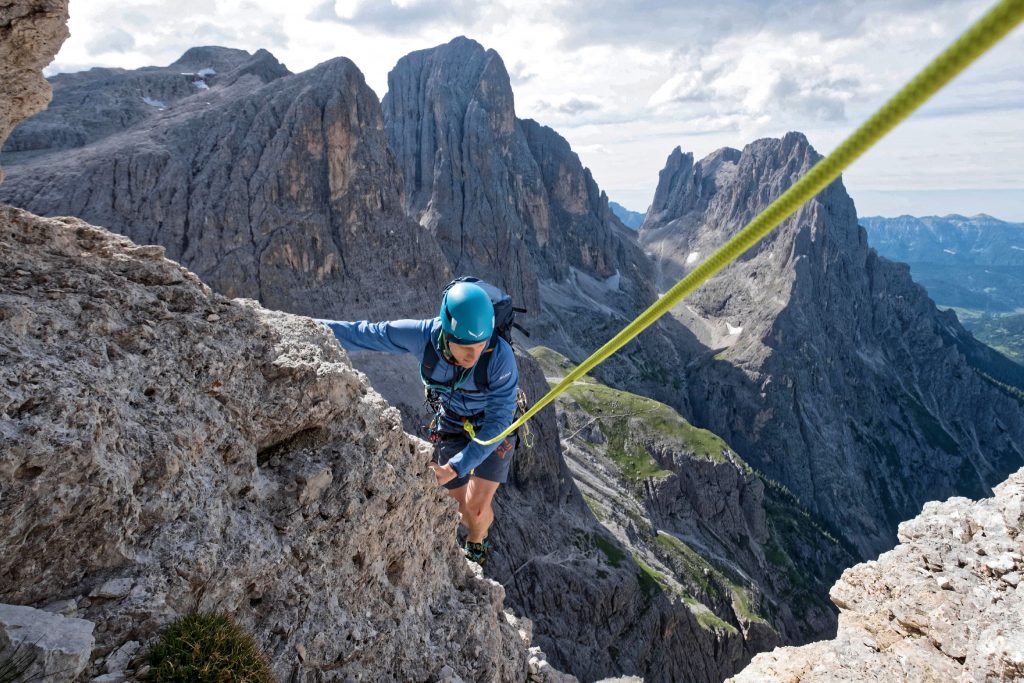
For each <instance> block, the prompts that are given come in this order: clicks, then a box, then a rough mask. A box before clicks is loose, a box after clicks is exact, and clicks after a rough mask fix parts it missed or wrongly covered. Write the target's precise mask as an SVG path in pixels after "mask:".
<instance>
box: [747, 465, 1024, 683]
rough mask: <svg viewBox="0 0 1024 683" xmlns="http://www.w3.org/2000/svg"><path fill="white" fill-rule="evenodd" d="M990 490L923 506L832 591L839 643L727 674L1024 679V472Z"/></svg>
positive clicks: (765, 659) (783, 652) (750, 678)
mask: <svg viewBox="0 0 1024 683" xmlns="http://www.w3.org/2000/svg"><path fill="white" fill-rule="evenodd" d="M994 492H995V496H994V497H992V498H987V499H984V500H981V501H978V502H972V501H969V500H967V499H964V498H951V499H949V500H947V501H945V502H942V503H939V502H932V503H928V504H927V505H925V506H924V510H923V511H922V512H921V514H920V516H918V517H916V518H914V519H912V520H910V521H908V522H904V523H903V524H901V525H900V528H899V539H900V545H898V546H896V548H895V549H893V550H891V551H889V552H887V553H883V554H882V555H881V556H880V557H879V558H878V560H877V561H871V562H866V563H864V564H859V565H857V566H855V567H852V568H850V569H848V570H846V571H845V572H844V573H843V576H842V578H841V579H840V580H839V582H838V583H836V585H835V586H834V587H833V588H832V600H833V602H835V604H836V605H838V606H839V608H840V614H839V633H838V636H837V637H836V639H835V640H831V641H824V642H819V643H813V644H811V645H806V646H804V647H799V648H780V649H777V650H774V651H773V652H768V653H764V654H761V655H758V656H757V657H755V658H754V661H753V662H752V663H751V664H750V666H749V667H747V668H746V669H745V670H744V671H743V672H742V673H741V674H740V675H738V676H736V677H735V678H732V679H730V680H731V681H735V683H755V682H756V683H771V682H774V681H795V680H799V681H804V682H806V683H825V682H828V681H880V680H881V681H902V680H906V681H922V682H928V683H931V682H934V683H945V682H946V681H978V682H979V683H980V682H982V681H1020V680H1024V636H1022V634H1021V630H1020V623H1021V615H1022V614H1024V584H1022V583H1021V572H1022V570H1024V560H1022V559H1021V558H1022V556H1024V535H1022V533H1021V532H1022V531H1024V470H1021V471H1019V472H1017V473H1016V474H1014V475H1012V476H1011V477H1010V478H1009V479H1008V480H1007V481H1006V482H1004V483H1002V484H1000V485H999V486H996V487H995V489H994Z"/></svg>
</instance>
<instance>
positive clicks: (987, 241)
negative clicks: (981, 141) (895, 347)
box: [860, 214, 1024, 313]
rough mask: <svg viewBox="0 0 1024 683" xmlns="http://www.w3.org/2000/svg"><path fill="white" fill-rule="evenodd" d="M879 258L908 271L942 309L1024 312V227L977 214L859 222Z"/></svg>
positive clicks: (863, 220)
mask: <svg viewBox="0 0 1024 683" xmlns="http://www.w3.org/2000/svg"><path fill="white" fill-rule="evenodd" d="M860 224H861V225H863V226H864V228H865V229H866V230H867V231H868V240H869V242H870V244H871V246H872V247H874V248H875V249H877V250H878V253H880V254H881V255H882V256H885V257H886V258H889V259H892V260H893V261H903V262H904V263H908V264H909V265H910V272H911V274H912V275H913V277H914V280H915V281H917V282H918V283H920V284H922V285H924V287H925V288H926V289H927V290H928V294H929V295H930V296H931V298H932V299H934V300H935V302H936V303H937V304H939V305H940V306H949V307H954V308H968V309H975V310H981V311H985V312H990V313H997V312H998V313H1002V312H1012V311H1014V310H1016V309H1018V308H1024V224H1021V223H1007V222H1005V221H1001V220H998V219H996V218H993V217H992V216H987V215H985V214H978V215H977V216H972V217H970V218H968V217H966V216H959V215H957V214H952V215H949V216H943V217H938V216H925V217H923V218H916V217H914V216H898V217H896V218H883V217H881V216H870V217H867V218H861V219H860Z"/></svg>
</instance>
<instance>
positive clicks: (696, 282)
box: [473, 0, 1024, 446]
mask: <svg viewBox="0 0 1024 683" xmlns="http://www.w3.org/2000/svg"><path fill="white" fill-rule="evenodd" d="M1022 19H1024V0H1002V1H1001V2H999V3H998V4H996V5H995V6H994V7H993V8H992V9H990V10H989V11H988V12H987V13H986V14H985V15H984V16H983V17H981V18H980V19H979V20H978V21H977V22H975V24H974V25H973V26H971V27H970V28H969V29H967V31H965V32H964V33H963V34H962V35H961V36H960V37H959V38H957V39H956V42H954V43H953V44H952V45H950V46H949V47H948V48H946V50H945V51H944V52H942V54H940V55H939V56H938V57H936V58H935V59H934V60H932V62H931V64H929V65H928V66H926V67H925V68H924V70H922V71H921V72H920V73H919V74H917V76H915V77H914V78H913V80H911V81H910V82H909V83H907V84H906V85H905V86H903V88H902V89H901V90H900V91H899V92H898V93H896V94H895V95H894V96H893V97H892V98H891V99H890V100H889V101H888V102H886V103H885V104H884V105H882V108H881V109H879V110H878V111H877V112H875V114H874V115H873V116H872V117H871V118H869V119H868V120H867V121H865V122H864V123H863V124H862V125H861V126H860V128H858V129H857V130H855V131H854V132H853V134H852V135H850V137H848V138H846V140H844V141H843V143H842V144H840V145H839V147H837V148H836V149H835V151H833V152H832V153H831V154H829V155H828V156H827V157H825V158H824V159H822V160H821V161H819V162H818V163H817V164H815V165H814V168H812V169H811V170H810V171H809V172H808V173H807V175H805V176H804V177H803V178H801V179H800V180H799V181H797V182H796V183H795V184H794V185H793V186H792V187H790V188H789V189H788V190H786V192H784V193H783V194H782V196H781V197H779V198H778V199H776V200H775V201H774V202H772V203H771V204H769V205H768V207H767V208H766V209H765V210H764V211H762V212H761V213H760V214H758V216H757V217H756V218H754V220H752V221H750V223H748V224H747V226H746V227H744V228H743V230H741V231H740V232H739V233H737V234H736V236H734V237H733V238H732V239H730V240H729V241H728V242H726V243H725V244H724V245H722V247H720V248H719V249H718V251H716V252H715V253H714V254H712V255H711V256H710V257H708V259H707V260H706V261H704V262H703V263H701V264H700V265H699V266H697V268H696V269H694V270H693V272H691V273H690V274H689V275H687V276H686V277H684V278H683V279H682V280H680V281H679V282H677V283H676V284H675V285H674V286H673V287H672V289H670V290H668V291H667V292H665V294H663V295H662V296H661V298H659V299H658V300H657V301H655V302H654V303H653V304H651V306H650V307H649V308H648V309H647V310H646V311H644V312H643V313H641V314H640V315H639V316H638V317H637V318H636V320H634V321H633V322H631V323H630V324H629V325H627V326H626V327H624V328H623V329H622V331H621V332H619V333H618V334H617V335H615V336H614V337H612V339H611V340H609V341H608V342H607V343H606V344H605V345H604V346H602V347H601V348H599V349H598V350H597V351H595V352H594V353H593V354H592V355H591V356H590V358H587V359H586V360H585V361H583V362H582V363H580V365H579V366H578V367H577V368H576V369H575V370H573V371H572V372H570V373H569V374H568V375H566V376H565V378H564V379H563V380H562V381H561V382H559V383H558V384H557V385H556V386H555V387H554V388H553V389H551V391H549V392H548V393H547V394H546V395H545V396H544V397H543V398H542V399H540V400H539V401H537V402H536V403H535V404H534V405H533V407H531V408H530V409H529V410H528V411H526V413H524V414H523V415H522V417H520V418H519V419H518V420H516V421H515V422H513V423H512V425H510V426H509V428H508V429H506V430H505V431H504V432H502V433H501V434H499V435H498V436H496V437H494V438H493V439H490V440H488V441H480V440H478V439H476V438H474V439H473V440H474V441H476V442H477V443H479V444H483V445H485V446H489V445H491V444H494V443H497V442H498V441H500V440H502V439H504V438H505V437H507V436H508V435H509V434H511V433H512V432H513V431H514V430H516V429H518V428H519V426H520V425H522V424H523V423H524V422H526V421H527V420H529V419H530V418H531V417H533V416H534V415H535V414H536V413H537V411H539V410H540V409H541V408H543V407H544V406H546V405H547V404H548V403H551V401H553V400H555V398H556V397H558V395H559V394H561V393H562V392H564V391H565V390H566V389H568V388H569V387H570V386H572V384H573V382H575V381H576V380H577V379H579V378H580V377H582V376H583V375H585V374H586V373H587V372H589V371H590V370H591V369H593V368H594V367H595V366H597V365H598V364H599V363H601V362H603V361H604V360H605V359H606V358H608V357H609V356H610V355H612V354H613V353H615V352H616V351H618V350H619V349H620V348H622V347H623V346H624V345H625V344H626V343H627V342H629V341H630V340H631V339H633V337H635V336H637V335H638V334H640V332H642V331H643V330H644V329H646V328H647V326H649V325H650V324H651V323H653V322H654V321H655V320H657V319H658V318H660V317H661V316H662V315H664V314H665V313H667V312H668V311H669V310H670V309H671V308H672V307H673V306H675V305H676V304H677V303H679V302H680V301H681V300H682V299H683V297H685V296H686V295H687V294H689V293H690V292H692V291H693V290H695V289H697V287H699V286H700V285H702V284H704V282H705V281H706V280H707V279H708V278H710V277H711V276H712V275H714V274H715V273H717V272H718V271H720V270H722V268H724V267H725V266H727V265H729V263H731V262H732V261H733V260H735V259H736V258H738V257H739V256H740V255H741V254H742V253H743V252H745V251H746V250H747V249H749V248H750V247H752V246H754V244H756V243H757V242H758V241H760V240H761V239H762V238H763V237H764V236H765V235H767V234H768V233H769V232H771V231H772V230H773V229H774V228H775V227H776V226H778V225H779V223H781V222H782V221H784V220H786V218H788V217H789V216H790V215H792V214H793V213H794V212H795V211H796V210H797V209H799V208H800V207H801V206H802V205H803V204H804V203H805V202H807V201H808V200H809V199H811V198H812V197H814V195H816V194H818V193H819V192H821V190H823V189H825V187H826V186H827V185H828V184H829V183H831V182H832V181H833V180H835V179H836V178H838V177H839V174H841V173H842V172H843V170H844V169H846V167H847V166H849V165H850V164H852V163H853V162H854V161H856V160H857V159H858V158H859V157H860V156H861V155H862V154H864V152H866V151H867V150H868V149H869V148H870V147H871V146H872V145H874V144H875V143H876V142H878V141H879V140H880V139H881V138H882V137H883V136H884V135H885V134H886V133H888V132H889V131H891V130H892V129H893V128H895V127H896V126H897V125H898V124H899V123H900V122H902V121H903V120H904V119H905V118H907V117H908V116H910V114H912V113H913V112H914V110H915V109H917V108H918V107H920V106H921V105H922V104H924V102H925V101H927V100H928V99H929V98H930V97H931V96H932V95H934V94H935V93H936V92H938V91H939V90H940V89H941V88H942V87H943V86H944V85H946V84H947V83H949V82H950V81H951V80H953V78H954V77H955V76H956V75H957V74H959V73H960V72H961V71H963V70H964V69H965V68H967V66H969V65H970V64H971V62H973V61H974V60H976V59H977V58H978V57H980V56H981V55H982V54H984V53H985V52H987V51H988V49H989V48H991V47H992V46H993V45H995V44H996V43H997V42H999V40H1000V39H1002V38H1003V36H1005V35H1006V34H1007V33H1009V32H1010V31H1012V30H1013V29H1014V27H1016V26H1017V24H1019V23H1020V22H1021V20H1022Z"/></svg>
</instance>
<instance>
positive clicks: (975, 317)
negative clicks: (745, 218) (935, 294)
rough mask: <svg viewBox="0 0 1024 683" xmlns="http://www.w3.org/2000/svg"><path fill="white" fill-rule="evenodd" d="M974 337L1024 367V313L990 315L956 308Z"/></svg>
mask: <svg viewBox="0 0 1024 683" xmlns="http://www.w3.org/2000/svg"><path fill="white" fill-rule="evenodd" d="M953 310H954V311H956V317H957V318H959V319H960V322H961V323H962V324H963V326H964V327H965V328H967V330H968V331H969V332H970V333H971V334H973V335H974V337H975V338H976V339H977V340H979V341H981V342H984V343H985V344H988V345H989V346H991V347H992V348H993V349H995V350H996V351H998V352H999V353H1001V354H1003V355H1004V356H1006V357H1007V358H1009V359H1011V360H1013V361H1016V362H1017V363H1020V364H1021V365H1024V311H1017V312H1014V313H1005V314H988V313H985V312H984V311H978V310H974V309H969V308H954V309H953Z"/></svg>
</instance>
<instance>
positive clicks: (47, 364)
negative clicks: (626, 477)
mask: <svg viewBox="0 0 1024 683" xmlns="http://www.w3.org/2000/svg"><path fill="white" fill-rule="evenodd" d="M0 353H2V355H3V357H4V359H5V362H4V363H3V365H2V367H0V415H2V416H3V419H2V421H0V425H2V432H0V501H2V506H0V548H2V549H3V552H0V602H4V603H16V604H20V605H26V606H44V605H49V604H51V603H54V602H59V603H61V605H62V607H61V611H62V613H63V614H65V615H67V616H69V617H73V618H76V619H84V620H87V621H89V622H92V623H94V624H96V625H97V626H96V629H95V631H94V637H95V646H94V648H93V649H92V652H91V659H90V663H89V667H87V672H86V675H90V676H95V675H98V674H103V673H106V671H104V670H101V667H102V666H103V665H100V664H97V662H98V661H99V658H101V657H106V656H108V655H110V654H111V653H114V652H115V651H120V650H121V648H123V647H124V646H125V645H126V644H127V643H129V642H131V641H141V642H143V643H146V642H150V641H151V640H152V638H154V637H155V636H156V635H157V633H158V632H159V630H160V629H161V627H163V626H164V625H166V624H167V623H168V622H170V621H171V620H173V619H174V618H176V617H178V616H181V615H183V614H186V613H188V612H191V611H195V610H215V609H216V610H224V611H227V612H229V613H231V614H233V615H234V616H235V617H236V618H237V619H238V620H239V621H240V622H241V623H242V624H243V625H244V626H245V627H246V628H247V629H248V630H249V631H250V632H252V633H253V634H254V636H255V637H256V639H257V641H258V642H259V643H260V645H261V646H262V647H263V648H264V649H265V650H266V651H267V652H268V654H269V655H270V658H271V660H272V662H273V667H274V671H275V673H276V675H277V676H279V677H280V678H281V679H287V680H301V681H326V680H348V679H350V678H352V677H360V676H361V677H369V678H374V679H381V678H385V679H389V680H425V679H437V678H439V677H441V676H442V674H443V672H444V671H445V669H446V667H447V670H448V671H449V672H450V673H451V674H452V675H457V676H459V677H461V678H462V679H463V680H503V681H506V680H523V679H524V678H525V676H526V672H527V658H528V652H527V645H528V643H527V642H524V639H523V636H522V635H521V634H520V633H519V630H523V627H522V626H514V624H518V623H519V622H518V621H517V620H515V619H514V618H506V616H505V615H504V614H503V612H502V605H503V598H504V591H503V590H502V589H501V587H500V586H497V585H496V584H495V583H493V582H491V581H488V580H486V579H481V578H478V577H477V576H475V575H474V574H473V572H472V571H471V569H470V566H469V565H468V564H467V563H466V562H465V560H464V558H463V557H462V554H461V551H460V550H459V548H458V547H457V545H456V543H455V529H456V519H457V512H456V509H455V505H454V503H453V501H451V499H450V498H448V497H446V496H445V495H444V494H443V492H442V491H441V490H440V489H439V488H438V487H437V486H436V484H435V483H434V481H433V477H432V475H431V474H430V473H429V472H428V470H427V468H426V462H427V460H428V459H429V454H428V448H427V445H426V444H425V443H424V442H422V441H419V440H418V439H415V438H413V437H410V436H408V435H407V434H406V433H405V432H404V431H403V430H402V429H401V420H400V417H399V415H398V412H397V411H396V410H395V409H393V408H391V407H389V406H388V405H387V404H386V403H385V402H384V401H383V400H382V399H381V397H380V396H379V395H378V394H377V393H376V392H375V391H373V390H372V389H371V388H370V387H369V385H368V383H367V380H366V378H365V376H363V375H361V374H360V373H358V372H356V371H355V370H353V369H352V368H351V366H350V365H349V363H348V360H347V358H346V356H345V354H344V352H343V351H341V350H340V349H339V347H338V346H337V344H336V343H335V342H334V340H333V338H332V337H331V335H330V333H329V332H328V331H327V329H326V328H324V327H322V326H320V325H318V324H317V323H314V322H313V321H312V320H310V319H308V318H301V317H296V316H291V315H288V314H284V313H275V312H272V311H267V310H265V309H262V308H261V307H259V306H258V305H257V304H255V302H252V301H248V300H241V299H227V298H225V297H223V296H221V295H218V294H215V293H214V292H212V291H211V290H210V289H209V288H208V287H206V286H205V285H204V284H202V283H201V282H200V281H199V279H198V278H197V277H196V276H195V275H194V274H192V273H191V272H189V271H187V270H185V269H184V268H182V267H181V266H179V265H177V264H175V263H173V262H172V261H170V260H168V259H166V258H165V257H164V250H163V249H162V248H160V247H155V246H137V245H135V244H133V243H132V242H130V241H129V240H128V239H126V238H124V237H120V236H115V235H113V234H111V233H108V232H106V231H104V230H102V229H100V228H96V227H93V226H90V225H88V224H85V223H83V222H81V221H79V220H77V219H73V218H64V219H44V218H39V217H36V216H33V215H31V214H29V213H27V212H24V211H21V210H18V209H13V208H10V207H0ZM528 630H529V627H528V626H526V627H525V630H524V633H528Z"/></svg>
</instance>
